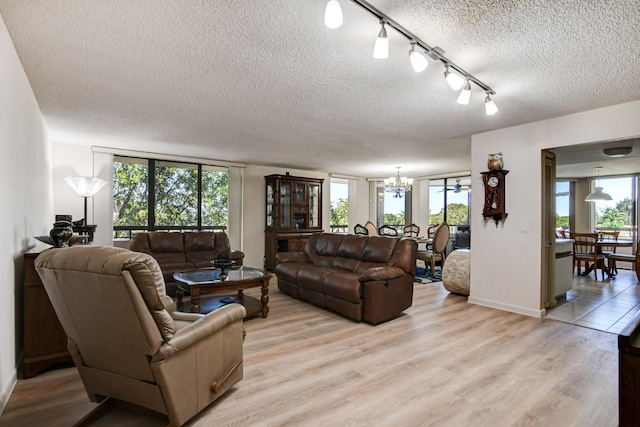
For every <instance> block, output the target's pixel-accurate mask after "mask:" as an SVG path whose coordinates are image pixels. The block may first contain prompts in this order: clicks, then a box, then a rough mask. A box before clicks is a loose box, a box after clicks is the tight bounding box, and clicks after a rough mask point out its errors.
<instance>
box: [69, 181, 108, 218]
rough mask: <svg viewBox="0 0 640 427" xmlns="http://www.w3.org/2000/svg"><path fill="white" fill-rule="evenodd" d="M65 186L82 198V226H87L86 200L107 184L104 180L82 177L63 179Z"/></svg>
mask: <svg viewBox="0 0 640 427" xmlns="http://www.w3.org/2000/svg"><path fill="white" fill-rule="evenodd" d="M64 180H65V181H67V184H69V185H70V186H71V188H73V189H74V190H75V192H76V193H78V195H79V196H80V197H84V225H89V220H88V218H87V199H88V198H89V197H91V196H93V195H94V194H96V193H97V192H98V191H100V190H101V189H102V187H104V186H105V185H106V184H107V181H105V180H104V179H100V178H96V177H91V178H88V177H84V176H74V177H71V176H68V177H66V178H65V179H64Z"/></svg>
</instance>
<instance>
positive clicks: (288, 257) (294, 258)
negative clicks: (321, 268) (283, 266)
mask: <svg viewBox="0 0 640 427" xmlns="http://www.w3.org/2000/svg"><path fill="white" fill-rule="evenodd" d="M276 261H278V262H309V257H308V256H307V254H306V253H304V252H278V253H277V254H276Z"/></svg>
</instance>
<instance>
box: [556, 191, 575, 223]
mask: <svg viewBox="0 0 640 427" xmlns="http://www.w3.org/2000/svg"><path fill="white" fill-rule="evenodd" d="M570 217H571V182H570V181H557V182H556V228H558V227H562V228H563V229H564V230H571V229H572V228H571V225H570Z"/></svg>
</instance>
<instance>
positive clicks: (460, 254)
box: [442, 249, 471, 295]
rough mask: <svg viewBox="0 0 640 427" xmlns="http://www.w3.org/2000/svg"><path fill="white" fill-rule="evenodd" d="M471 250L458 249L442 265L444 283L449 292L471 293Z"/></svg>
mask: <svg viewBox="0 0 640 427" xmlns="http://www.w3.org/2000/svg"><path fill="white" fill-rule="evenodd" d="M470 264H471V250H469V249H456V250H455V251H453V252H451V254H450V255H449V256H448V257H447V260H446V262H445V263H444V266H443V267H442V284H443V285H444V288H445V289H446V290H448V291H449V292H452V293H454V294H460V295H469V282H470V280H471V279H470V272H469V266H470Z"/></svg>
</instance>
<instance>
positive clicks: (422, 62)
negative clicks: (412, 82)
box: [409, 42, 429, 73]
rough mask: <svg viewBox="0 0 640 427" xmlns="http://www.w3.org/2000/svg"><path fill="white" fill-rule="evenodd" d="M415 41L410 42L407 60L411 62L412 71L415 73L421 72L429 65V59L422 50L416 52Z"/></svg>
mask: <svg viewBox="0 0 640 427" xmlns="http://www.w3.org/2000/svg"><path fill="white" fill-rule="evenodd" d="M415 46H416V44H415V42H414V43H411V50H410V51H409V61H410V62H411V66H412V67H413V71H415V72H416V73H421V72H423V71H424V70H426V69H427V66H428V65H429V61H428V60H427V57H426V56H424V54H423V53H422V52H418V51H417V50H416V49H415Z"/></svg>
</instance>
